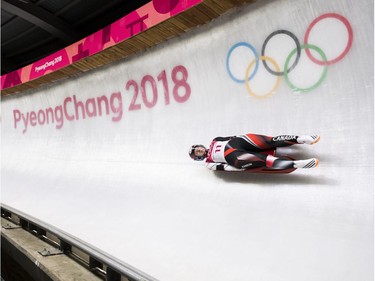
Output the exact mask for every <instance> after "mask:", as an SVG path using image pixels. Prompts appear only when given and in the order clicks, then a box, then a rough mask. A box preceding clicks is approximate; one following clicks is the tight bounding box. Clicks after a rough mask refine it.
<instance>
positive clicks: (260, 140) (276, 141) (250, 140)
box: [228, 134, 320, 151]
mask: <svg viewBox="0 0 375 281" xmlns="http://www.w3.org/2000/svg"><path fill="white" fill-rule="evenodd" d="M319 139H320V137H319V136H318V135H312V136H307V135H302V136H294V135H280V136H276V137H270V136H265V135H258V134H246V135H242V136H238V137H236V138H234V139H232V140H230V141H229V143H228V145H229V146H230V147H232V148H237V149H241V150H246V151H260V150H267V149H275V148H276V147H284V146H290V145H294V144H301V143H306V144H313V143H316V142H317V141H319Z"/></svg>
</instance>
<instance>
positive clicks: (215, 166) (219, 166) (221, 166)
mask: <svg viewBox="0 0 375 281" xmlns="http://www.w3.org/2000/svg"><path fill="white" fill-rule="evenodd" d="M206 167H207V168H208V169H210V170H213V171H227V172H238V171H244V170H245V169H237V168H236V167H233V166H231V165H228V164H225V163H211V162H209V163H207V164H206Z"/></svg>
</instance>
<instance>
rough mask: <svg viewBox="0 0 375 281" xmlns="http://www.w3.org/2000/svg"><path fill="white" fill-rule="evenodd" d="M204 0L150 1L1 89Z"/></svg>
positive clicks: (11, 77)
mask: <svg viewBox="0 0 375 281" xmlns="http://www.w3.org/2000/svg"><path fill="white" fill-rule="evenodd" d="M202 1H203V0H152V1H151V2H149V3H147V4H146V5H144V6H142V7H140V8H139V9H137V10H135V11H133V12H131V13H130V14H128V15H126V16H124V17H123V18H121V19H120V20H118V21H116V22H114V23H113V24H111V25H109V26H107V27H105V28H103V29H102V30H99V31H97V32H95V33H94V34H91V35H90V36H88V37H86V38H84V39H82V40H80V41H78V42H76V43H74V44H72V45H70V46H68V47H66V48H64V49H62V50H60V51H57V52H55V53H53V54H52V55H49V56H47V57H45V58H43V59H41V60H39V61H37V62H35V63H33V64H30V65H28V66H25V67H23V68H20V69H18V70H16V71H13V72H10V73H8V74H4V75H2V76H1V90H4V89H7V88H11V87H14V86H17V85H19V84H22V83H26V82H29V81H31V80H34V79H37V78H39V77H42V76H44V75H46V74H48V73H51V72H54V71H56V70H59V69H62V68H64V67H66V66H68V65H70V64H72V63H75V62H76V61H79V60H80V59H83V58H85V57H88V56H92V55H94V54H96V53H98V52H100V51H102V50H104V49H106V48H108V47H110V46H113V45H115V44H118V43H120V42H122V41H124V40H126V39H129V38H130V37H132V36H134V35H136V34H139V33H141V32H143V31H145V30H147V29H148V28H150V27H152V26H155V25H156V24H158V23H161V22H163V21H165V20H167V19H169V18H172V17H174V16H175V15H177V14H179V13H181V12H183V11H185V10H187V9H189V8H191V7H193V6H195V5H197V4H198V3H201V2H202Z"/></svg>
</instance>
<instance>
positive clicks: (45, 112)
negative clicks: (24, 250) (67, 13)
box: [1, 0, 374, 281]
mask: <svg viewBox="0 0 375 281" xmlns="http://www.w3.org/2000/svg"><path fill="white" fill-rule="evenodd" d="M372 11H373V2H372V1H367V0H360V1H353V0H350V1H338V0H334V1H324V0H303V1H297V0H288V1H272V2H271V1H259V3H257V4H253V5H249V6H244V7H242V8H239V9H237V10H236V11H233V12H231V13H229V14H227V15H225V16H222V17H221V18H220V19H218V20H215V21H213V22H212V23H210V24H208V25H206V26H203V27H201V28H199V29H196V30H194V31H192V32H190V33H188V34H186V35H184V36H181V37H179V38H177V39H173V40H170V41H168V42H167V43H164V44H162V45H160V46H158V47H156V48H152V49H150V50H148V51H146V52H144V53H142V54H139V55H137V56H134V57H131V58H129V59H127V60H125V61H123V62H120V63H117V64H114V65H111V66H110V67H106V68H102V69H100V70H97V71H93V72H90V73H87V74H86V75H83V76H81V77H78V78H74V79H70V80H69V81H65V82H60V83H56V84H55V85H52V86H50V87H47V88H43V89H41V90H38V91H34V92H27V93H25V94H24V95H18V96H14V97H7V98H4V99H3V101H2V179H1V181H2V191H1V202H2V203H4V204H7V205H9V206H11V207H12V208H15V209H18V210H20V211H22V212H25V213H27V214H29V215H31V216H34V217H36V218H38V219H39V220H42V221H45V222H47V223H49V224H52V225H54V226H56V227H57V228H60V229H62V230H63V231H65V232H68V233H70V234H72V235H74V236H76V237H78V238H79V239H81V240H85V241H87V242H88V243H90V244H92V245H95V246H96V247H98V248H100V249H103V250H104V251H105V252H107V253H109V254H110V255H112V256H114V257H116V258H118V259H120V260H123V261H125V262H126V263H128V264H130V265H132V266H134V267H136V268H139V269H141V270H142V271H144V272H147V273H148V274H150V275H152V276H154V277H155V278H157V279H160V280H181V281H183V280H288V281H291V280H321V281H323V280H327V281H332V280H340V281H344V280H348V281H349V280H373V265H374V263H373V249H374V247H373V184H374V178H373V169H374V162H373V156H374V150H373V137H374V134H373V131H374V127H373V120H374V114H373V105H374V103H373V102H374V100H373V92H374V87H373V77H374V73H373V54H374V52H373V50H374V45H373V43H374V40H373V12H372ZM327 13H331V14H330V15H326V14H327ZM273 32H275V33H273ZM305 37H306V41H307V42H306V43H308V44H309V45H306V44H305V43H304V40H305ZM265 42H266V43H265ZM298 44H300V45H301V52H300V56H299V58H298V61H297V59H296V57H297V55H298V54H299V52H298V49H297V50H296V51H295V52H294V53H293V51H292V50H293V49H294V48H296V46H298ZM311 44H312V45H314V46H311ZM262 47H264V54H263V56H262V57H260V61H259V63H256V61H254V63H253V64H251V62H252V61H253V60H254V58H255V56H254V54H255V53H256V54H258V56H261V55H262ZM306 50H310V51H311V55H308V54H307V53H306ZM324 57H325V58H324ZM319 60H326V61H328V62H329V63H328V65H326V64H324V63H323V64H322V63H320V62H319ZM262 62H266V66H267V67H268V68H269V69H270V70H271V71H269V70H267V68H265V66H264V65H263V63H262ZM294 62H296V63H295V66H293V69H291V70H290V72H289V74H287V75H285V74H284V75H283V76H278V75H274V74H272V73H270V72H272V71H276V69H275V68H274V67H275V66H274V65H275V64H277V65H279V70H278V71H280V72H281V71H284V68H285V69H289V68H292V65H294ZM254 69H257V71H256V72H255V71H254ZM245 76H247V77H251V79H250V81H249V82H246V83H245V82H242V81H241V80H246V79H245ZM270 92H271V93H272V94H270V95H268V93H270ZM250 132H251V133H260V134H266V135H278V134H305V133H318V134H320V135H321V137H322V139H321V141H320V142H319V143H318V144H316V145H314V146H312V147H310V146H309V147H303V146H299V147H296V148H291V149H288V150H287V152H288V153H289V154H290V155H292V156H295V157H297V158H303V157H318V158H319V159H320V166H319V167H318V168H316V169H313V170H298V171H296V172H295V173H293V174H290V175H256V174H243V173H242V174H241V173H229V174H228V173H214V172H211V171H208V170H207V169H206V168H205V167H204V166H203V165H202V163H196V162H193V161H191V160H190V158H189V157H188V155H187V150H188V147H189V146H190V145H191V144H193V143H203V144H207V145H208V144H209V142H210V140H211V139H212V138H214V137H216V136H220V135H221V136H225V135H233V134H242V133H250Z"/></svg>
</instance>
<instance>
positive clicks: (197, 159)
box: [189, 144, 207, 161]
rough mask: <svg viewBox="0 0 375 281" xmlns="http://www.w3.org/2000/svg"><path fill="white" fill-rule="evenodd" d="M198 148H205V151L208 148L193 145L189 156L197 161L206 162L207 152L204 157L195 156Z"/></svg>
mask: <svg viewBox="0 0 375 281" xmlns="http://www.w3.org/2000/svg"><path fill="white" fill-rule="evenodd" d="M197 147H203V148H204V149H206V147H205V146H204V145H202V144H195V145H192V146H191V147H190V149H189V155H190V158H191V159H193V160H195V161H202V160H204V158H206V157H207V152H206V153H205V154H204V155H203V156H196V155H195V149H196V148H197Z"/></svg>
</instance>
